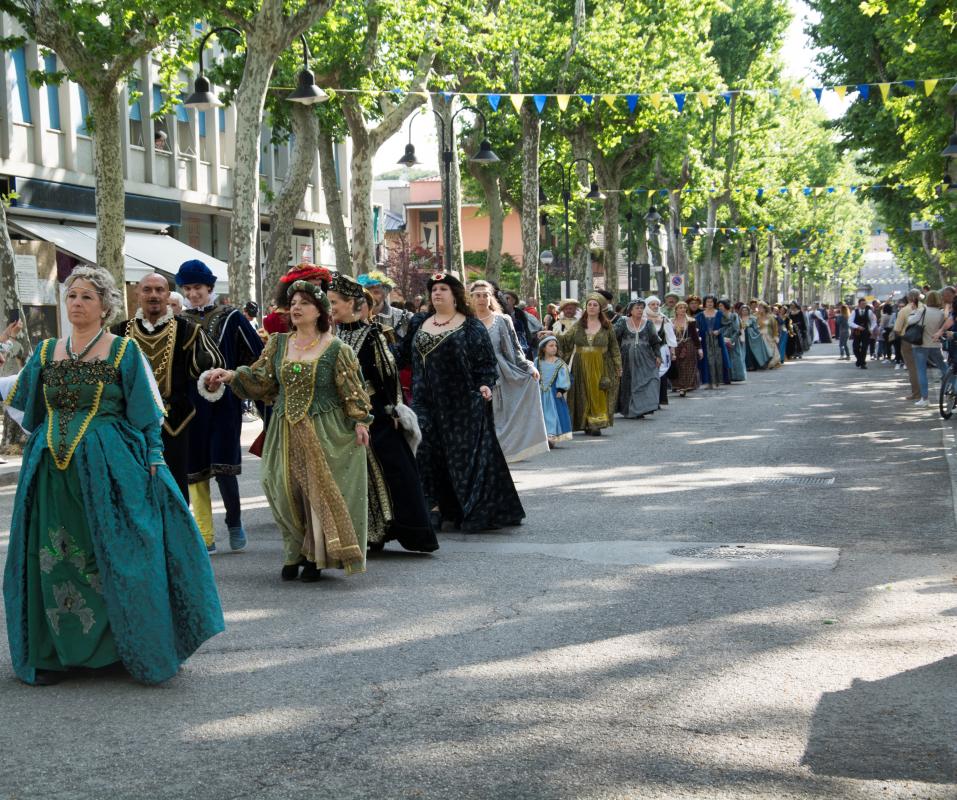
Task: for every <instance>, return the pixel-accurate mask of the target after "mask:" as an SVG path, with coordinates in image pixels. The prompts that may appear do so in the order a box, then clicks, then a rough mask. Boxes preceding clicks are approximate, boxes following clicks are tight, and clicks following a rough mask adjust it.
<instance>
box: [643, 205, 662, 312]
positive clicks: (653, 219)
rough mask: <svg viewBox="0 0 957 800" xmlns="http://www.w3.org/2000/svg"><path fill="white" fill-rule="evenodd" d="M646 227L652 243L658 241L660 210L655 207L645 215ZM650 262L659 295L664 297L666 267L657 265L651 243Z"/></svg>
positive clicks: (649, 250) (652, 206)
mask: <svg viewBox="0 0 957 800" xmlns="http://www.w3.org/2000/svg"><path fill="white" fill-rule="evenodd" d="M645 225H646V228H647V231H648V235H649V237H650V238H651V239H652V241H653V240H655V239H657V238H658V231H659V227H660V225H661V214H659V213H658V209H657V208H655V207H654V205H651V206H649V207H648V212H647V213H646V214H645ZM659 245H660V242H659ZM659 260H660V259H659ZM648 262H649V263H650V264H651V271H652V272H654V273H655V274H656V275H657V282H658V294H659V295H663V294H664V293H665V284H664V280H665V266H664V264H658V265H657V266H656V265H655V249H654V248H653V247H652V246H651V244H650V243H649V246H648Z"/></svg>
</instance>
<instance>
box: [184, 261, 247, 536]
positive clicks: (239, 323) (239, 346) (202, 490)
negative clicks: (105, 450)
mask: <svg viewBox="0 0 957 800" xmlns="http://www.w3.org/2000/svg"><path fill="white" fill-rule="evenodd" d="M176 285H177V286H179V287H180V290H181V291H182V293H183V294H184V295H185V297H186V300H187V302H188V303H189V306H190V307H189V309H187V310H186V311H185V312H184V316H186V318H187V319H189V320H191V321H192V322H194V323H196V324H197V325H199V326H200V327H201V328H202V329H203V331H204V332H205V333H206V334H207V335H208V336H209V338H210V339H211V340H212V341H213V343H214V344H215V345H216V347H217V348H218V349H219V352H220V353H222V356H223V360H224V361H225V365H226V366H225V368H226V369H236V368H237V367H241V366H248V365H250V364H252V363H253V362H254V361H255V360H256V359H257V358H259V354H260V353H261V352H262V349H263V343H262V339H260V338H259V335H258V334H257V333H256V330H255V328H253V326H252V325H250V324H249V321H248V320H247V319H246V317H245V316H244V315H243V313H242V311H240V310H239V309H238V308H234V307H233V306H229V305H215V304H214V303H213V287H214V286H215V285H216V276H215V275H213V273H212V270H210V268H209V267H208V266H206V264H204V263H203V262H202V261H199V260H196V259H194V260H192V261H187V262H186V263H184V264H183V265H182V266H181V267H180V268H179V272H177V273H176ZM192 391H193V392H195V397H194V405H195V406H196V417H195V419H194V420H193V422H192V424H191V425H190V427H189V497H190V501H191V502H192V505H193V515H194V516H195V517H196V524H197V525H198V526H199V530H200V532H201V533H202V534H203V539H204V540H205V541H206V549H207V550H208V551H209V552H210V554H212V553H215V552H216V534H215V530H214V528H213V507H212V499H211V497H210V491H209V481H210V478H214V477H215V478H216V483H217V485H218V486H219V493H220V495H221V496H222V498H223V505H224V506H225V507H226V527H227V529H228V530H229V547H230V549H231V550H233V551H236V552H238V551H240V550H244V549H245V548H246V532H245V530H243V522H242V513H241V510H240V500H239V479H238V476H239V474H240V473H241V472H242V453H241V451H240V444H239V440H240V436H241V435H242V426H243V407H242V402H241V401H240V400H239V398H238V397H236V395H234V394H233V393H232V391H230V389H229V387H228V386H227V387H226V391H225V393H224V394H223V397H222V399H221V400H219V402H217V403H216V406H215V409H214V407H213V402H212V397H210V396H201V393H202V392H201V390H200V387H199V385H194V386H193V387H192ZM203 391H205V390H203ZM207 394H208V393H207Z"/></svg>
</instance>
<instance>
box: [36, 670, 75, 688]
mask: <svg viewBox="0 0 957 800" xmlns="http://www.w3.org/2000/svg"><path fill="white" fill-rule="evenodd" d="M66 677H67V673H66V672H61V671H60V670H56V669H38V670H37V671H36V675H35V676H34V678H33V685H34V686H56V685H57V684H58V683H60V682H61V681H64V680H66Z"/></svg>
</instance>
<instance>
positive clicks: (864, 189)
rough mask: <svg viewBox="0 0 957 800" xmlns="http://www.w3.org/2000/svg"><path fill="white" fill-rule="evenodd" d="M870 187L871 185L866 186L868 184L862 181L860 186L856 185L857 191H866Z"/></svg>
mask: <svg viewBox="0 0 957 800" xmlns="http://www.w3.org/2000/svg"><path fill="white" fill-rule="evenodd" d="M870 188H871V187H870V186H868V184H866V183H862V184H861V185H860V186H858V187H857V191H859V192H866V191H867V190H868V189H870Z"/></svg>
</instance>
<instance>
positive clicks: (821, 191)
mask: <svg viewBox="0 0 957 800" xmlns="http://www.w3.org/2000/svg"><path fill="white" fill-rule="evenodd" d="M814 194H815V196H816V195H821V194H824V187H823V186H815V187H814Z"/></svg>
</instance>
